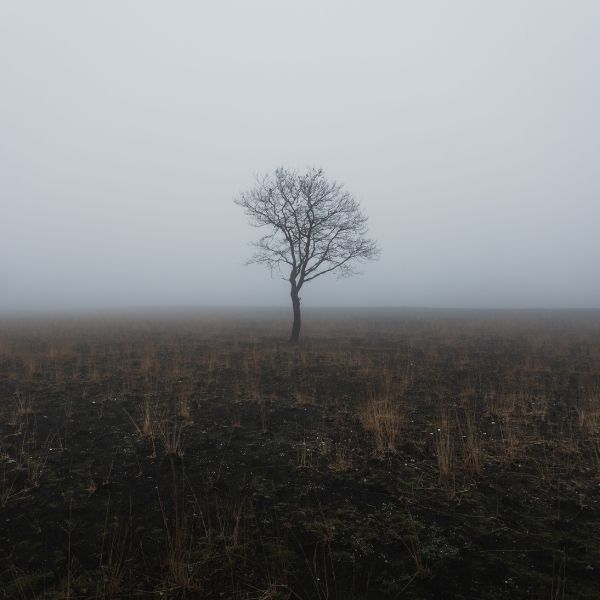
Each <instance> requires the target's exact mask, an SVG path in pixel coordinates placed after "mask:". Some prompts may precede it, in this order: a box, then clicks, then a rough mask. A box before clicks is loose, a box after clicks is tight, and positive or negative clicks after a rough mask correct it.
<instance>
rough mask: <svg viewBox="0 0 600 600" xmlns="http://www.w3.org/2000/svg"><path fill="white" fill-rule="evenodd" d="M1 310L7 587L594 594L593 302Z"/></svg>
mask: <svg viewBox="0 0 600 600" xmlns="http://www.w3.org/2000/svg"><path fill="white" fill-rule="evenodd" d="M288 328H289V315H288V313H287V311H254V312H249V313H245V314H241V313H236V312H234V311H214V312H187V313H185V312H181V313H162V314H153V315H150V314H148V315H141V314H140V315H134V314H130V315H108V316H106V315H105V316H97V317H94V318H91V317H79V318H76V317H72V318H66V317H54V318H49V317H48V318H45V319H42V318H33V317H30V318H22V319H17V318H13V319H4V320H3V321H1V322H0V590H1V591H0V598H28V599H29V598H128V597H137V598H152V597H156V598H235V599H240V600H241V599H256V600H259V599H262V600H269V599H276V598H281V599H284V598H289V599H296V600H297V599H313V598H314V599H318V600H333V599H339V600H346V599H348V600H349V599H366V598H370V599H385V598H410V599H418V598H432V599H433V598H472V599H486V598H511V599H516V598H540V599H547V600H550V599H552V600H559V599H571V598H581V599H583V598H589V599H596V598H598V597H599V595H600V592H599V590H600V312H598V311H596V312H593V311H588V312H497V313H492V312H476V313H467V312H460V311H454V312H436V311H393V310H382V311H378V312H375V311H372V312H366V311H333V310H331V311H309V310H307V311H306V312H305V331H304V332H303V335H304V339H303V341H302V342H301V343H300V345H298V346H297V347H294V346H290V345H289V344H287V337H288V333H289V332H288Z"/></svg>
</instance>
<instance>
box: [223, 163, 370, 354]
mask: <svg viewBox="0 0 600 600" xmlns="http://www.w3.org/2000/svg"><path fill="white" fill-rule="evenodd" d="M235 203H236V204H238V205H239V206H241V207H243V208H244V211H245V212H246V214H247V215H248V217H249V221H250V224H251V225H252V226H254V227H267V228H268V229H269V231H268V233H266V234H265V235H264V236H263V237H261V238H260V239H259V240H258V241H257V242H254V243H253V244H252V245H253V246H254V247H255V249H256V251H255V253H254V255H253V256H252V258H250V260H249V261H248V264H251V263H262V264H265V265H267V266H268V267H269V269H270V270H271V273H273V272H275V271H277V272H278V273H280V274H281V275H282V276H283V278H284V279H286V280H288V281H289V282H290V286H291V291H290V295H291V298H292V308H293V312H294V323H293V326H292V334H291V338H290V339H291V341H292V342H294V343H295V342H297V341H298V339H299V337H300V323H301V315H300V295H299V294H300V290H301V289H302V287H303V286H304V284H305V283H308V282H309V281H312V280H313V279H316V278H317V277H320V276H321V275H325V274H326V273H332V272H336V274H337V275H338V277H348V276H350V275H354V274H355V273H356V271H355V267H356V264H357V263H360V262H364V261H366V260H374V259H376V258H377V256H378V255H379V249H378V247H377V244H376V243H375V242H374V241H373V240H371V239H369V238H367V237H366V234H367V217H366V216H365V215H364V214H363V213H362V211H361V209H360V205H359V203H358V201H357V200H355V199H354V198H353V197H352V195H350V194H349V193H348V192H346V191H345V190H344V189H343V186H342V185H341V184H339V183H337V182H335V181H330V180H328V179H327V177H326V176H325V174H324V173H323V170H322V169H314V168H311V169H308V170H307V171H306V173H304V174H298V173H296V172H294V171H289V170H287V169H283V168H280V169H276V170H275V172H274V173H273V174H268V175H264V176H262V177H257V180H256V184H255V186H254V187H253V188H252V189H250V190H248V191H246V192H244V193H243V194H241V196H240V197H239V198H238V199H237V200H235Z"/></svg>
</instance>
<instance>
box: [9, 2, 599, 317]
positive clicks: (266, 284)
mask: <svg viewBox="0 0 600 600" xmlns="http://www.w3.org/2000/svg"><path fill="white" fill-rule="evenodd" d="M599 32H600V2H597V1H596V0H588V1H577V0H569V1H568V2H567V1H556V2H555V1H551V0H539V1H533V0H531V1H523V0H515V1H505V0H503V1H497V2H481V1H479V0H473V1H471V2H463V1H459V0H455V1H453V2H445V1H444V2H441V1H440V2H423V0H415V1H412V2H402V1H399V0H395V1H389V2H377V1H373V2H364V1H362V2H352V1H349V0H339V1H332V0H318V1H307V0H303V1H302V2H297V1H296V2H288V1H285V0H271V1H260V0H252V1H248V0H245V1H238V2H232V1H226V0H221V1H218V2H217V1H214V2H208V1H202V2H200V1H197V2H180V1H164V2H154V1H150V0H143V1H141V0H140V1H137V2H133V1H131V2H129V1H123V0H119V1H103V2H83V1H81V0H73V1H62V0H53V1H52V2H48V1H40V2H30V1H26V0H19V1H14V2H13V1H9V0H6V1H2V2H0V209H1V212H0V310H3V309H4V310H7V309H8V310H12V309H15V308H17V309H18V308H24V309H35V308H44V309H45V308H73V307H119V306H148V305H152V306H156V305H265V306H269V305H284V304H286V303H288V301H289V295H288V294H289V291H288V287H287V284H286V283H285V282H284V281H281V280H278V279H277V278H271V277H270V275H269V273H268V271H267V270H265V269H264V268H262V267H260V266H250V267H245V266H244V261H245V260H246V258H247V257H248V256H249V255H250V253H251V249H250V248H249V247H248V246H247V243H248V242H249V241H250V240H252V239H255V238H256V237H257V235H258V234H259V232H258V231H257V230H255V229H252V228H250V227H249V226H248V225H247V223H246V218H245V216H244V214H243V212H242V210H241V209H240V208H239V207H238V206H236V205H234V204H233V202H232V200H233V198H234V197H235V196H236V195H237V194H239V193H240V192H241V191H243V190H244V189H246V188H248V187H250V186H251V185H252V183H253V181H254V176H255V174H257V173H263V172H268V171H272V170H273V169H274V168H275V167H277V166H280V165H283V166H287V167H290V168H295V169H299V170H302V169H304V168H305V167H307V166H318V167H323V168H324V169H325V171H326V173H327V174H328V175H329V176H330V177H331V178H333V179H336V180H338V181H340V182H343V183H344V184H345V186H346V189H347V190H348V191H350V192H351V193H353V194H354V195H355V197H356V198H357V199H358V200H359V201H360V202H361V204H362V206H363V208H364V210H365V212H366V213H367V214H368V215H369V217H370V231H371V234H372V236H373V237H375V238H376V239H377V240H378V241H379V244H380V246H381V249H382V255H381V259H380V260H379V261H378V262H377V263H372V264H368V265H366V266H365V267H364V269H363V272H364V274H363V275H362V276H358V277H355V278H352V279H347V280H341V281H337V280H336V279H335V278H334V277H332V278H329V279H327V278H322V279H321V280H318V281H315V282H314V283H312V284H310V285H307V286H306V288H305V289H304V290H303V293H302V297H303V304H304V305H306V306H319V305H336V304H343V305H398V306H460V307H535V306H544V307H556V306H573V307H578V306H596V307H597V306H600V33H599Z"/></svg>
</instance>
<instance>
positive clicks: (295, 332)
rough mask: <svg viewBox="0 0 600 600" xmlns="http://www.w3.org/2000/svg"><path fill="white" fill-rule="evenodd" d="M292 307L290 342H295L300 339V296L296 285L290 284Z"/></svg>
mask: <svg viewBox="0 0 600 600" xmlns="http://www.w3.org/2000/svg"><path fill="white" fill-rule="evenodd" d="M290 295H291V297H292V309H293V311H294V324H293V325H292V335H291V336H290V342H291V343H292V344H297V343H298V340H299V339H300V323H301V318H300V296H298V290H297V289H296V286H295V285H293V284H292V292H291V294H290Z"/></svg>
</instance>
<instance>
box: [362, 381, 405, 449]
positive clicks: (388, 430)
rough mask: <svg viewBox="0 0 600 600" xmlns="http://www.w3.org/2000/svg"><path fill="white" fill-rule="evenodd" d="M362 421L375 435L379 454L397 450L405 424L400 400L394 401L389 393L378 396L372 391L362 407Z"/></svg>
mask: <svg viewBox="0 0 600 600" xmlns="http://www.w3.org/2000/svg"><path fill="white" fill-rule="evenodd" d="M360 421H361V423H362V425H363V427H364V428H365V430H366V431H368V432H369V433H371V434H372V435H373V440H374V442H375V452H376V454H377V455H378V456H384V455H385V454H387V453H388V452H391V453H395V452H396V451H397V446H398V441H399V439H400V434H401V432H402V427H403V424H404V414H403V412H402V408H401V406H400V403H399V401H398V400H396V401H394V399H393V398H392V396H391V395H389V394H388V395H386V396H384V397H383V398H376V397H375V396H374V394H373V393H372V392H370V393H369V399H368V400H367V402H366V403H365V404H364V405H363V406H362V408H361V412H360Z"/></svg>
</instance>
